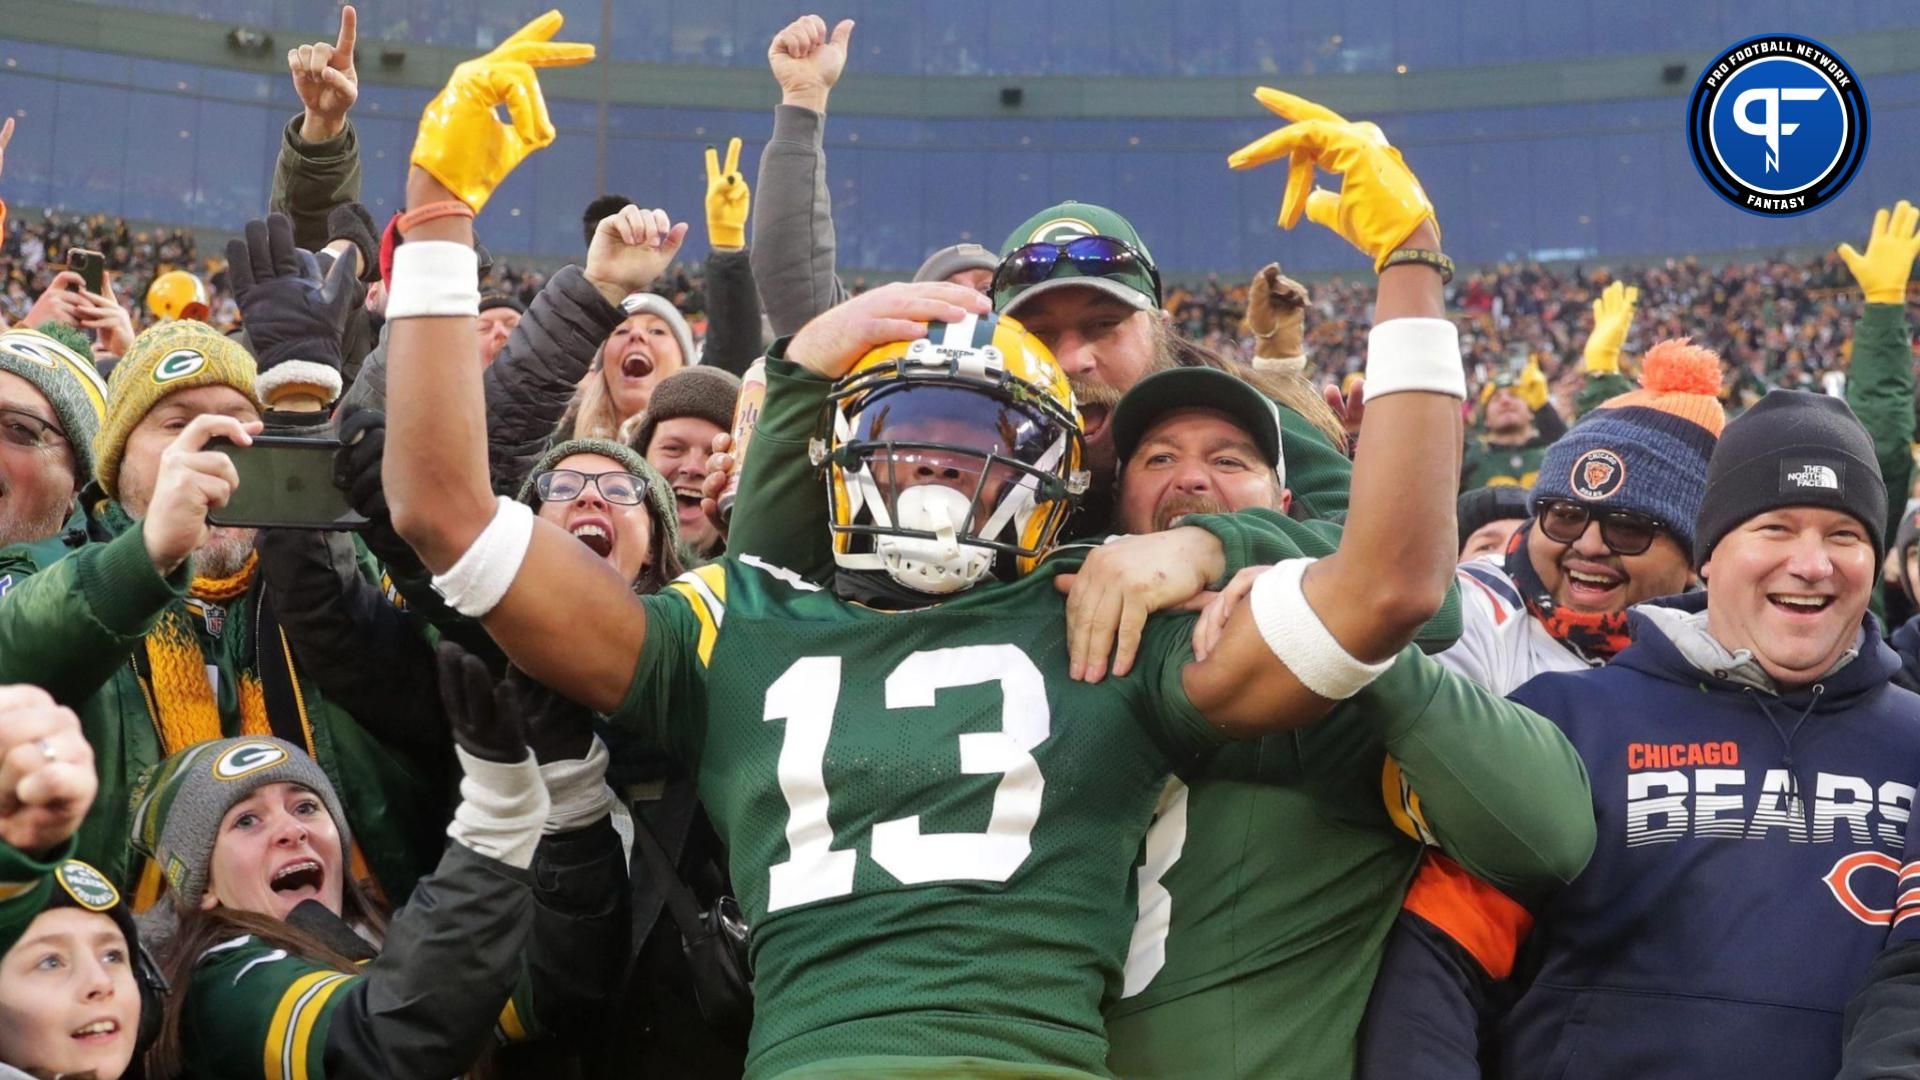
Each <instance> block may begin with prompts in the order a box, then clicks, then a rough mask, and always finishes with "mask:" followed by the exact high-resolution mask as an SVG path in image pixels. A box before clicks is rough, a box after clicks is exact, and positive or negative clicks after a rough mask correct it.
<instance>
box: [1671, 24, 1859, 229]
mask: <svg viewBox="0 0 1920 1080" xmlns="http://www.w3.org/2000/svg"><path fill="white" fill-rule="evenodd" d="M1867 133H1868V122H1867V97H1866V94H1865V93H1864V92H1862V90H1861V89H1860V80H1859V79H1857V78H1855V77H1854V74H1853V69H1852V68H1850V67H1848V66H1847V62H1846V61H1845V60H1842V59H1841V58H1840V57H1839V56H1838V55H1836V54H1835V53H1834V52H1833V50H1831V49H1829V48H1827V47H1826V46H1825V45H1822V44H1820V43H1819V42H1817V41H1815V40H1813V39H1812V38H1807V37H1801V36H1799V35H1797V34H1763V35H1761V36H1759V37H1752V38H1748V39H1747V40H1745V41H1742V42H1740V43H1738V44H1736V45H1734V46H1732V47H1731V48H1729V49H1727V50H1726V51H1725V52H1723V53H1721V54H1720V55H1719V56H1717V57H1715V58H1714V60H1713V62H1712V63H1710V64H1708V65H1707V67H1706V70H1705V71H1703V72H1701V73H1700V81H1699V82H1698V83H1696V84H1695V85H1694V88H1693V98H1692V100H1690V101H1689V102H1688V104H1687V145H1688V148H1689V149H1690V150H1692V152H1693V164H1694V167H1695V168H1697V169H1699V170H1700V176H1701V178H1702V179H1704V180H1706V182H1707V186H1708V187H1710V188H1712V189H1713V190H1714V193H1715V194H1717V195H1719V196H1720V197H1721V198H1723V199H1725V200H1727V201H1728V202H1730V203H1732V204H1733V205H1735V206H1737V207H1739V208H1740V209H1742V210H1745V211H1747V212H1748V213H1752V214H1759V215H1761V216H1763V217H1792V216H1794V215H1796V214H1804V213H1806V212H1807V211H1809V210H1814V209H1817V208H1818V207H1820V206H1821V205H1823V204H1825V203H1826V202H1828V201H1829V200H1831V199H1832V198H1833V197H1834V196H1836V195H1838V194H1840V193H1841V192H1842V191H1845V190H1846V187H1847V185H1848V184H1849V183H1852V182H1853V177H1854V175H1855V174H1856V173H1858V172H1859V171H1860V162H1861V161H1862V160H1863V159H1864V158H1865V157H1866V155H1867Z"/></svg>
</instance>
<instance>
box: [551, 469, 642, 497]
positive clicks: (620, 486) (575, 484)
mask: <svg viewBox="0 0 1920 1080" xmlns="http://www.w3.org/2000/svg"><path fill="white" fill-rule="evenodd" d="M588 484H592V485H593V486H594V488H595V489H596V490H598V491H599V492H600V497H601V498H603V499H605V500H607V501H608V502H610V503H612V504H614V505H615V506H638V505H640V503H641V501H642V500H644V499H645V498H646V497H647V482H646V481H645V480H644V479H642V478H640V477H638V476H635V475H633V474H632V473H630V472H603V473H596V474H593V475H588V474H587V473H583V472H575V471H574V470H572V469H551V470H548V471H547V472H543V473H541V474H540V475H539V476H537V477H535V478H534V481H533V490H534V491H535V492H537V493H538V494H539V496H540V500H541V501H542V502H572V501H573V500H575V499H577V498H579V497H580V493H581V492H583V491H585V490H587V485H588Z"/></svg>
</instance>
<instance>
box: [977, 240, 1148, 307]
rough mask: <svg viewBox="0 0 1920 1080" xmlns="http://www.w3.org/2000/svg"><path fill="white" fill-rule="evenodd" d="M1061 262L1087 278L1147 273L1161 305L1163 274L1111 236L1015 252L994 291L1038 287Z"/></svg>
mask: <svg viewBox="0 0 1920 1080" xmlns="http://www.w3.org/2000/svg"><path fill="white" fill-rule="evenodd" d="M1061 259H1065V260H1067V262H1068V263H1070V264H1071V265H1072V266H1073V268H1074V269H1076V270H1078V271H1080V273H1081V275H1082V276H1085V277H1115V276H1117V275H1120V274H1127V273H1145V274H1146V275H1147V279H1148V280H1149V281H1151V282H1153V300H1154V303H1156V304H1157V303H1159V302H1160V271H1158V270H1156V269H1154V266H1153V263H1152V262H1151V261H1150V260H1149V259H1148V258H1147V257H1146V256H1145V255H1143V254H1141V252H1140V250H1139V249H1138V248H1136V247H1134V246H1133V245H1132V244H1129V243H1127V242H1126V241H1125V240H1120V239H1117V238H1115V237H1111V236H1082V237H1077V238H1075V239H1073V240H1069V241H1067V242H1066V243H1064V244H1051V243H1048V242H1046V241H1044V240H1043V241H1039V242H1037V243H1032V244H1028V245H1026V246H1025V247H1020V248H1015V249H1014V250H1013V251H1011V252H1009V253H1008V254H1007V257H1006V258H1004V259H1001V260H1000V266H999V268H998V269H996V270H994V272H993V291H994V292H996V293H998V292H999V291H1000V290H1002V289H1024V288H1026V287H1027V286H1029V285H1038V284H1040V283H1041V282H1043V281H1045V280H1047V279H1048V278H1050V277H1052V276H1053V272H1054V270H1055V269H1056V268H1058V267H1059V265H1060V260H1061Z"/></svg>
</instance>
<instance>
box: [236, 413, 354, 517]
mask: <svg viewBox="0 0 1920 1080" xmlns="http://www.w3.org/2000/svg"><path fill="white" fill-rule="evenodd" d="M207 448H208V449H209V450H217V451H219V452H220V453H222V454H225V455H226V456H227V457H228V458H229V459H231V460H232V462H233V468H234V472H235V473H236V474H237V475H238V477H239V483H238V484H236V485H235V486H234V489H233V492H232V494H231V495H230V496H229V497H228V499H227V503H226V505H225V506H221V507H217V508H215V509H212V510H209V511H208V512H207V520H208V521H210V522H212V523H213V524H215V525H226V526H231V527H236V528H249V529H322V530H327V531H333V532H345V531H354V530H358V529H361V528H364V527H365V526H366V524H367V519H366V518H365V517H362V516H361V515H360V514H359V513H358V512H356V511H355V510H354V509H353V507H352V506H351V505H349V504H348V502H347V496H346V494H345V493H344V492H342V491H341V490H340V489H339V488H337V487H335V486H334V483H333V456H334V453H335V451H337V450H339V449H340V440H339V439H336V438H334V437H332V436H330V435H328V436H318V437H316V436H307V435H255V436H254V437H253V443H252V445H250V446H236V445H234V444H233V443H232V442H229V441H227V440H225V439H215V440H214V441H212V442H210V443H208V444H207Z"/></svg>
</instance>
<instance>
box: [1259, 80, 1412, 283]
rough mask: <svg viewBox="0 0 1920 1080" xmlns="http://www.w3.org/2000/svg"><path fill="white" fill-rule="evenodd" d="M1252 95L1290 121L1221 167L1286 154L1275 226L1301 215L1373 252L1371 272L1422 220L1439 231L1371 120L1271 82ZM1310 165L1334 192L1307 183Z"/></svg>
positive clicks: (1288, 224) (1397, 155)
mask: <svg viewBox="0 0 1920 1080" xmlns="http://www.w3.org/2000/svg"><path fill="white" fill-rule="evenodd" d="M1253 96H1254V97H1255V98H1257V99H1259V101H1260V104H1262V105H1265V106H1266V107H1267V108H1268V109H1270V110H1272V111H1273V112H1275V113H1278V114H1279V115H1280V116H1282V117H1284V118H1286V119H1287V120H1288V121H1290V123H1288V124H1287V126H1286V127H1283V128H1281V129H1280V130H1278V131H1275V132H1272V133H1270V134H1268V135H1265V136H1263V137H1261V138H1259V139H1256V140H1254V141H1253V142H1251V143H1248V144H1247V145H1245V146H1243V147H1241V148H1240V149H1238V150H1236V151H1234V152H1233V154H1232V155H1231V156H1229V157H1228V158H1227V164H1228V165H1230V166H1232V167H1233V168H1235V169H1251V168H1255V167H1257V166H1260V165H1265V164H1266V163H1268V162H1270V161H1277V160H1279V159H1280V158H1282V157H1284V158H1286V159H1287V191H1286V195H1285V196H1284V197H1283V198H1282V200H1281V204H1280V227H1281V228H1283V229H1291V228H1293V227H1294V226H1295V225H1298V224H1299V223H1300V215H1301V214H1302V213H1305V214H1306V216H1307V217H1309V218H1311V219H1312V220H1313V221H1315V222H1317V223H1319V224H1321V225H1324V226H1326V227H1327V228H1329V229H1332V230H1333V231H1334V232H1337V233H1339V234H1340V235H1341V236H1342V237H1345V238H1346V240H1347V242H1348V243H1350V244H1352V245H1353V246H1354V247H1356V248H1359V249H1360V251H1361V252H1362V253H1364V254H1366V255H1369V256H1372V258H1373V266H1374V269H1375V270H1378V269H1380V265H1381V264H1382V263H1383V262H1385V261H1386V258H1387V256H1388V255H1390V254H1392V253H1393V251H1394V249H1395V248H1398V247H1400V246H1401V245H1402V244H1404V243H1405V242H1406V240H1407V237H1409V236H1411V235H1413V232H1414V230H1415V229H1418V228H1419V227H1420V225H1421V223H1422V222H1427V221H1432V222H1433V223H1434V231H1435V233H1438V232H1439V230H1440V223H1439V222H1438V221H1437V220H1435V218H1434V214H1433V203H1432V202H1431V201H1429V200H1428V199H1427V193H1426V191H1425V190H1424V189H1423V188H1421V186H1420V181H1419V180H1418V179H1417V178H1416V177H1415V176H1414V175H1413V172H1412V171H1411V170H1409V169H1408V168H1407V163H1406V162H1405V161H1404V160H1402V159H1401V157H1400V151H1398V150H1395V149H1394V148H1393V147H1392V146H1391V145H1389V144H1388V143H1387V137H1386V135H1384V134H1383V133H1382V132H1381V131H1380V128H1379V127H1378V126H1377V125H1375V124H1371V123H1365V122H1362V123H1354V122H1352V121H1349V120H1348V119H1346V118H1345V117H1343V116H1341V115H1340V114H1339V113H1336V112H1334V111H1333V110H1332V109H1329V108H1327V107H1326V106H1324V105H1317V104H1315V103H1313V102H1311V101H1308V100H1307V99H1305V98H1302V97H1297V96H1295V95H1293V94H1289V93H1286V92H1284V91H1281V90H1274V89H1272V88H1270V87H1265V86H1263V87H1260V88H1259V89H1258V90H1255V91H1254V92H1253ZM1316 167H1318V168H1322V169H1325V170H1327V171H1328V172H1333V173H1339V174H1340V176H1341V178H1342V183H1341V186H1340V192H1339V194H1337V195H1336V194H1334V193H1333V192H1330V191H1325V190H1322V189H1319V188H1316V187H1314V186H1313V176H1314V169H1315V168H1316Z"/></svg>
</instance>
